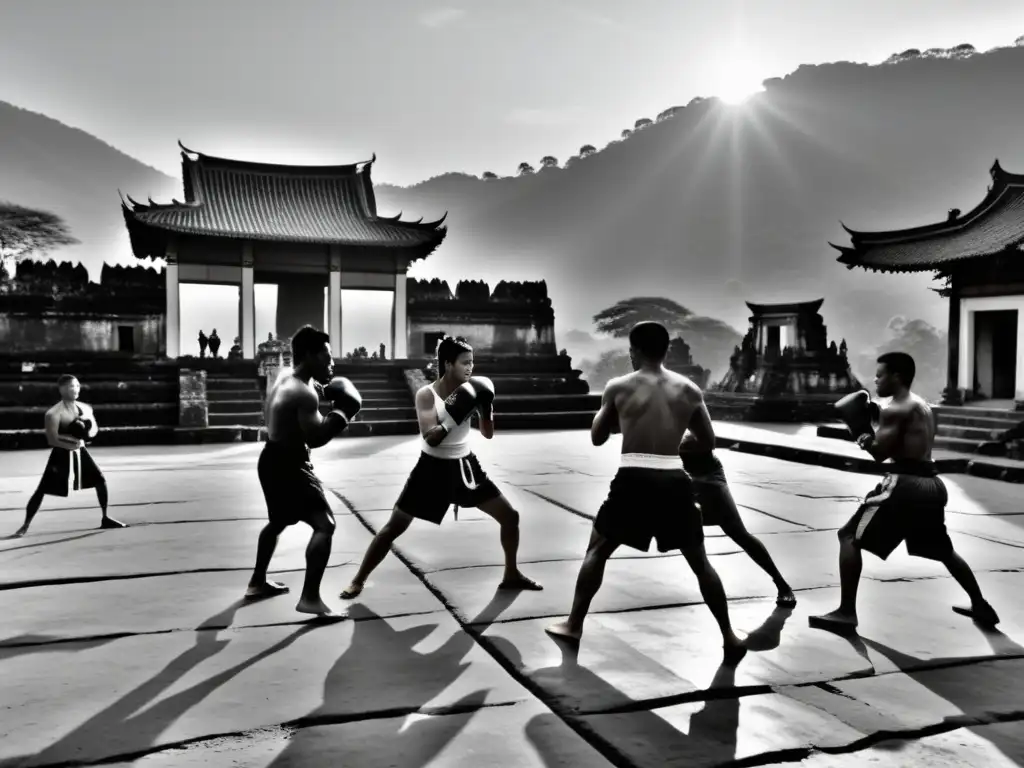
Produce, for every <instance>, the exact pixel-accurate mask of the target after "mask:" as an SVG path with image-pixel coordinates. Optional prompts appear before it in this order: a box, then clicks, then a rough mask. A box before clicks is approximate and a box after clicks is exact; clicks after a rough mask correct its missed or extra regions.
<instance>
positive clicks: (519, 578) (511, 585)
mask: <svg viewBox="0 0 1024 768" xmlns="http://www.w3.org/2000/svg"><path fill="white" fill-rule="evenodd" d="M498 589H520V590H524V591H529V592H540V591H541V590H542V589H544V587H542V586H541V585H540V584H538V583H537V582H536V581H534V580H533V579H528V578H526V577H525V576H523V574H521V573H519V572H518V571H517V572H516V574H515V576H512V577H511V578H507V579H504V580H503V581H502V582H501V584H499V585H498Z"/></svg>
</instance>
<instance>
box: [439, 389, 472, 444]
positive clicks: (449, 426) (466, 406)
mask: <svg viewBox="0 0 1024 768" xmlns="http://www.w3.org/2000/svg"><path fill="white" fill-rule="evenodd" d="M477 405H478V402H477V394H476V387H474V386H473V385H472V384H471V383H470V382H469V381H467V382H466V383H465V384H460V385H459V386H458V387H457V388H456V389H455V391H454V392H452V393H451V394H450V395H448V397H447V398H446V399H445V401H444V413H443V414H442V416H441V426H442V427H444V428H445V429H446V430H447V431H448V432H451V431H452V430H453V429H455V428H456V427H457V426H459V424H461V423H462V422H464V421H465V420H466V419H467V418H469V414H471V413H472V412H473V411H474V410H475V409H476V407H477Z"/></svg>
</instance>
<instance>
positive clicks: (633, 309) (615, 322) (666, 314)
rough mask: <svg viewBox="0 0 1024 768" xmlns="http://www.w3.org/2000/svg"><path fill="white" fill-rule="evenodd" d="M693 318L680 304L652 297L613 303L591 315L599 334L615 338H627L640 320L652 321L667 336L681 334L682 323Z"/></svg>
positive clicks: (691, 313)
mask: <svg viewBox="0 0 1024 768" xmlns="http://www.w3.org/2000/svg"><path fill="white" fill-rule="evenodd" d="M691 315H693V312H691V311H690V310H688V309H687V308H686V307H684V306H682V305H681V304H677V303H676V302H674V301H672V299H663V298H658V297H655V296H638V297H635V298H632V299H624V300H622V301H619V302H616V303H615V304H613V305H612V306H610V307H608V308H607V309H602V310H601V311H600V312H598V313H597V314H596V315H594V318H593V320H594V324H595V325H596V326H597V332H598V333H605V334H608V335H609V336H614V337H615V338H623V337H624V336H628V335H629V330H630V329H631V328H632V327H633V326H634V325H636V324H637V323H639V322H641V321H643V320H653V321H654V322H656V323H661V324H662V325H664V326H665V327H666V328H668V332H669V334H674V333H678V332H680V331H681V330H682V325H683V320H685V319H686V318H688V317H690V316H691Z"/></svg>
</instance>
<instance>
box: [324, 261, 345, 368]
mask: <svg viewBox="0 0 1024 768" xmlns="http://www.w3.org/2000/svg"><path fill="white" fill-rule="evenodd" d="M327 333H328V334H329V335H330V337H331V352H332V353H333V355H334V356H335V357H344V355H345V353H344V351H342V349H341V270H340V269H335V268H334V265H331V271H330V279H329V280H328V283H327Z"/></svg>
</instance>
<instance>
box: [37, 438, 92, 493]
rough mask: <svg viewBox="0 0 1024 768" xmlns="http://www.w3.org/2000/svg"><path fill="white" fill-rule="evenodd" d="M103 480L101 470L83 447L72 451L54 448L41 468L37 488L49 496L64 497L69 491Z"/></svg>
mask: <svg viewBox="0 0 1024 768" xmlns="http://www.w3.org/2000/svg"><path fill="white" fill-rule="evenodd" d="M105 482H106V479H105V478H104V477H103V472H101V471H100V468H99V467H98V466H96V462H95V461H93V458H92V454H90V453H89V451H88V450H87V449H86V448H85V447H82V448H78V449H77V450H74V451H68V450H65V449H64V448H54V449H53V450H51V451H50V458H49V459H48V460H47V462H46V469H44V470H43V479H42V481H41V482H40V483H39V490H40V491H42V492H43V493H44V494H48V495H50V496H65V497H66V496H68V494H69V493H70V492H71V491H82V490H85V489H87V488H96V487H98V486H100V485H103V484H104V483H105Z"/></svg>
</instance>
